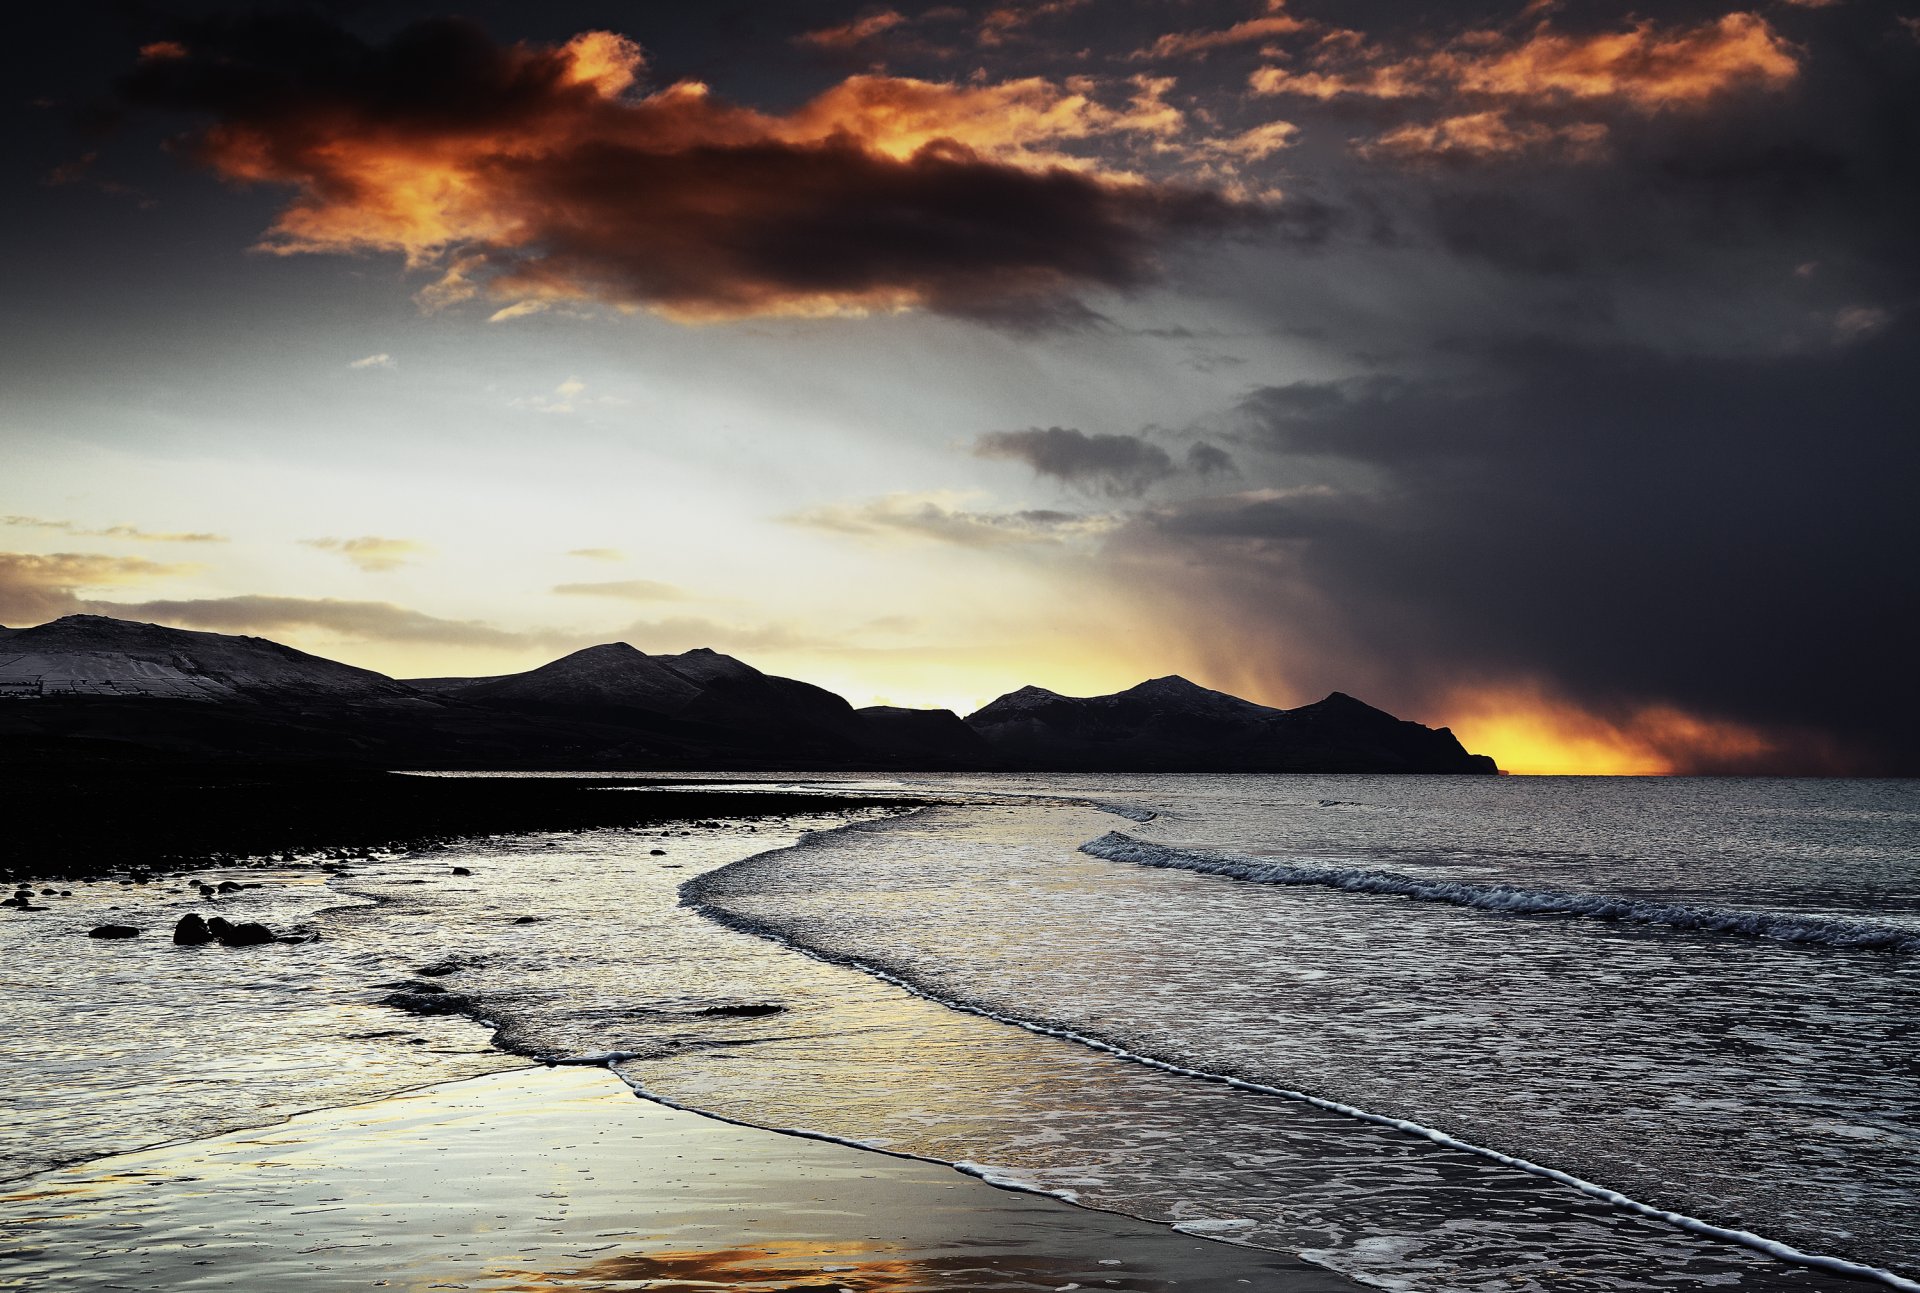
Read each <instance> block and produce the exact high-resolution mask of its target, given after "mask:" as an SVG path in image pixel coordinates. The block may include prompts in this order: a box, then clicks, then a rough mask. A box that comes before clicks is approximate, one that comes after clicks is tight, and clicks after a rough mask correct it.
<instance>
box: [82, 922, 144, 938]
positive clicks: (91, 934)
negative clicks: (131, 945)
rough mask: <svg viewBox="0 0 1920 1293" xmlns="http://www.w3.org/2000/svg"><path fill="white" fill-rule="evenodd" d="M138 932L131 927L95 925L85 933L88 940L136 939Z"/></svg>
mask: <svg viewBox="0 0 1920 1293" xmlns="http://www.w3.org/2000/svg"><path fill="white" fill-rule="evenodd" d="M139 936H140V931H139V930H137V929H135V928H134V927H133V926H131V925H95V926H94V927H93V928H92V929H90V930H88V931H87V937H88V938H138V937H139Z"/></svg>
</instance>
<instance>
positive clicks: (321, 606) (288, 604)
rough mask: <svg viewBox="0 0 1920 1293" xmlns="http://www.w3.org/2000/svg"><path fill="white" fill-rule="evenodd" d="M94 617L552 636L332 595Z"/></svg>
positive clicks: (476, 636) (119, 607) (169, 606)
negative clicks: (513, 631)
mask: <svg viewBox="0 0 1920 1293" xmlns="http://www.w3.org/2000/svg"><path fill="white" fill-rule="evenodd" d="M90 609H91V610H92V611H93V612H94V613H95V614H100V615H113V616H116V617H118V618H122V619H146V620H154V621H158V622H161V623H167V624H173V625H178V626H182V627H186V628H195V629H207V630H210V631H212V632H216V633H259V634H271V633H277V632H285V631H287V630H289V629H321V630H324V631H326V632H329V633H337V634H340V635H341V636H343V637H351V638H363V639H367V640H369V641H378V642H420V643H435V644H440V645H445V646H504V647H524V646H528V645H531V644H537V643H540V642H544V641H547V640H548V639H549V637H550V635H546V634H527V633H512V632H508V631H506V630H504V629H496V628H493V627H491V626H490V625H487V624H483V623H480V622H479V621H476V620H445V619H440V618H439V617H437V616H433V615H428V614H426V613H424V612H422V611H416V610H409V609H408V608H407V607H404V606H396V605H394V604H393V603H392V602H358V601H345V600H340V599H336V598H332V597H319V598H312V597H265V596H252V595H247V596H240V597H213V598H201V599H195V600H189V601H151V602H133V603H127V602H94V603H91V604H90Z"/></svg>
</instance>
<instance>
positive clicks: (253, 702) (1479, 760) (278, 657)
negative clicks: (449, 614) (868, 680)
mask: <svg viewBox="0 0 1920 1293" xmlns="http://www.w3.org/2000/svg"><path fill="white" fill-rule="evenodd" d="M154 758H169V759H202V760H214V761H218V760H249V761H258V760H280V761H286V760H295V761H297V760H328V761H334V762H345V763H352V764H357V765H362V766H367V765H372V766H385V767H487V768H517V767H527V768H565V769H582V770H592V769H617V768H663V769H664V768H715V769H726V768H732V769H748V768H759V769H771V768H793V769H804V768H823V769H824V768H837V769H888V768H898V769H907V768H923V769H929V770H939V769H951V770H1001V769H1005V770H1020V769H1036V770H1054V771H1074V770H1085V771H1138V772H1198V771H1209V772H1236V771H1260V772H1289V771H1291V772H1445V773H1458V772H1466V773H1487V772H1492V771H1494V770H1495V769H1494V767H1493V762H1492V760H1490V759H1487V758H1485V757H1484V756H1480V755H1472V754H1468V753H1467V752H1466V751H1465V750H1463V749H1462V748H1461V747H1460V743H1459V742H1458V741H1457V740H1455V739H1454V737H1453V734H1452V733H1451V732H1448V731H1447V730H1446V729H1444V728H1441V729H1438V730H1435V729H1431V728H1426V727H1422V726H1421V725H1420V724H1418V723H1410V722H1405V721H1402V720H1400V719H1397V718H1395V717H1393V716H1392V715H1391V714H1387V713H1384V712H1382V711H1380V710H1377V709H1374V708H1373V707H1371V706H1369V705H1365V704H1362V703H1361V702H1360V701H1357V700H1355V699H1353V698H1352V697H1350V696H1346V695H1343V694H1341V693H1339V692H1335V693H1334V694H1333V695H1331V696H1329V697H1327V699H1325V700H1323V701H1319V702H1317V703H1316V704H1312V705H1306V706H1302V707H1301V708H1299V709H1291V710H1282V709H1274V708H1272V707H1269V706H1266V705H1256V704H1254V703H1253V702H1251V701H1246V700H1241V699H1240V698H1238V697H1236V696H1229V695H1227V694H1225V693H1224V692H1218V691H1211V690H1208V689H1207V688H1205V687H1200V686H1196V685H1195V684H1193V683H1191V682H1188V681H1187V680H1186V679H1184V678H1177V677H1168V678H1156V679H1153V680H1152V681H1150V682H1144V683H1141V684H1140V685H1139V686H1137V687H1132V688H1129V689H1128V690H1126V691H1122V692H1116V693H1115V694H1113V695H1110V696H1089V697H1072V696H1061V695H1058V694H1057V693H1054V692H1051V691H1046V690H1044V689H1042V688H1039V687H1023V688H1021V689H1019V690H1018V691H1014V692H1009V693H1008V694H1007V695H1005V696H1002V697H1000V698H999V699H998V700H995V701H994V702H993V703H991V704H989V705H987V706H985V707H983V708H982V709H980V710H979V711H978V712H977V713H974V714H972V715H970V716H969V717H968V718H966V719H965V720H962V719H961V718H960V717H959V716H958V715H956V714H954V713H953V712H952V711H950V710H944V709H933V710H915V709H902V708H898V707H895V706H872V707H869V708H866V709H859V710H856V709H854V708H853V707H852V706H851V705H849V704H848V703H847V702H846V701H845V700H843V699H842V698H841V697H839V696H836V695H835V694H833V693H832V692H830V691H827V690H825V689H824V688H820V687H816V686H814V685H812V684H811V683H805V682H800V681H798V680H796V679H793V678H782V677H779V676H777V675H774V674H768V673H763V672H761V671H760V670H758V669H755V668H754V667H753V666H752V665H749V664H747V663H745V662H744V661H741V660H737V659H734V658H733V657H732V656H727V655H722V654H721V653H719V652H717V651H712V650H707V649H705V648H702V649H699V650H694V651H686V652H682V653H680V654H678V655H648V654H647V653H645V652H643V651H639V650H637V649H635V648H634V647H632V646H629V645H627V644H626V643H624V642H610V643H605V644H602V645H600V646H593V647H588V648H586V649H584V650H581V651H575V652H573V653H572V654H570V655H566V656H563V657H561V658H560V659H558V660H554V661H552V662H550V663H548V664H544V665H541V666H539V667H538V668H535V669H529V670H527V671H526V672H524V673H517V674H505V675H497V676H492V677H486V678H422V679H415V680H413V681H411V682H406V683H402V682H396V681H395V680H393V679H391V678H388V677H386V676H385V675H383V674H378V673H374V672H372V671H371V670H367V669H356V668H354V667H352V666H350V665H344V664H340V663H338V662H336V661H332V660H326V659H323V658H321V657H319V656H313V655H308V654H306V653H304V652H301V651H295V650H293V649H292V648H290V647H285V646H282V645H280V644H279V643H276V642H270V641H267V640H266V639H263V638H252V637H233V636H228V635H225V634H219V633H197V632H189V631H186V630H183V629H172V628H165V627H162V626H160V625H156V624H138V623H133V622H130V621H126V620H115V619H108V618H105V617H102V616H97V615H72V616H68V617H66V618H64V619H59V620H55V621H53V622H52V623H49V624H43V625H40V626H38V627H36V628H24V629H0V760H4V761H6V762H10V763H13V764H15V765H16V766H18V765H19V764H21V763H24V762H30V761H35V760H41V759H51V760H55V761H60V760H74V759H83V760H103V759H106V760H122V761H124V760H136V761H137V760H141V759H149V760H150V759H154Z"/></svg>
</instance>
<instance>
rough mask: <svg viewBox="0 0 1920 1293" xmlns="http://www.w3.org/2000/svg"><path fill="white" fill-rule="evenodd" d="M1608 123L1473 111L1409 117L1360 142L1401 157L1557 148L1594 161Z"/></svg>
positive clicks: (1372, 152) (1376, 152) (1366, 150)
mask: <svg viewBox="0 0 1920 1293" xmlns="http://www.w3.org/2000/svg"><path fill="white" fill-rule="evenodd" d="M1606 139H1607V128H1606V127H1605V126H1604V125H1601V124H1600V123H1598V122H1585V121H1583V122H1575V123H1574V124H1572V125H1569V126H1549V125H1545V124H1543V123H1541V122H1537V121H1515V120H1512V119H1510V118H1509V117H1508V116H1507V115H1506V114H1505V113H1502V112H1473V113H1467V114H1464V115H1462V116H1458V117H1444V118H1442V119H1441V120H1439V121H1431V122H1424V123H1422V122H1411V123H1409V124H1407V125H1404V126H1399V127H1396V128H1395V129H1393V130H1389V131H1387V132H1386V133H1385V134H1383V135H1381V136H1380V137H1379V138H1377V139H1372V140H1369V141H1367V142H1366V143H1364V144H1362V145H1361V146H1360V152H1361V154H1362V155H1363V156H1367V157H1378V156H1387V157H1394V158H1398V159H1400V160H1403V161H1412V160H1418V159H1421V158H1431V159H1440V160H1445V159H1449V158H1467V159H1471V160H1475V161H1485V160H1486V159H1488V158H1493V157H1511V156H1516V155H1519V154H1522V153H1533V152H1538V151H1540V150H1542V149H1554V150H1558V151H1559V152H1560V153H1561V154H1562V155H1564V156H1566V157H1569V158H1572V159H1574V160H1591V159H1593V158H1595V157H1598V156H1599V155H1600V154H1601V153H1602V151H1603V150H1604V148H1605V145H1606Z"/></svg>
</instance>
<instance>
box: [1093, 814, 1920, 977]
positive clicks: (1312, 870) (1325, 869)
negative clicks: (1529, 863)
mask: <svg viewBox="0 0 1920 1293" xmlns="http://www.w3.org/2000/svg"><path fill="white" fill-rule="evenodd" d="M1080 851H1081V852H1082V853H1085V854H1087V855H1089V856H1091V857H1097V858H1105V859H1106V860H1107V861H1109V862H1133V863H1137V864H1138V865H1141V866H1154V867H1167V868H1170V869H1173V870H1177V871H1197V872H1200V873H1202V874H1204V875H1223V876H1229V877H1231V878H1233V879H1236V880H1246V881H1250V882H1251V883H1254V884H1280V885H1309V886H1314V887H1318V888H1322V889H1339V890H1343V891H1345V892H1347V893H1369V894H1383V895H1387V896H1391V897H1397V898H1413V899H1416V900H1418V901H1420V902H1439V903H1446V904H1448V905H1450V906H1455V907H1470V908H1472V909H1474V910H1476V911H1494V912H1510V913H1515V914H1520V915H1545V916H1578V917H1582V918H1585V919H1588V920H1604V921H1614V922H1618V923H1622V924H1629V925H1659V926H1664V927H1667V928H1670V929H1685V930H1697V931H1701V932H1704V933H1710V934H1734V935H1740V936H1744V937H1747V938H1770V939H1775V940H1777V941H1779V942H1783V943H1810V944H1818V945H1820V946H1823V947H1844V948H1853V949H1859V950H1863V951H1881V952H1920V931H1916V930H1912V929H1906V928H1902V927H1901V926H1898V925H1882V924H1877V923H1874V922H1872V921H1855V920H1840V919H1836V918H1832V917H1822V916H1799V915H1793V914H1791V913H1787V912H1764V911H1728V910H1723V909H1719V908H1714V907H1694V906H1689V905H1686V904H1681V903H1664V902H1654V901H1651V900H1648V899H1644V898H1620V897H1614V896H1611V895H1607V894H1590V893H1564V892H1559V891H1556V890H1552V889H1523V888H1521V887H1519V886H1518V885H1510V884H1474V883H1470V882H1467V881H1461V880H1430V879H1422V878H1420V877H1417V876H1409V875H1400V874H1398V873H1396V872H1393V871H1375V870H1369V869H1366V868H1360V867H1337V866H1302V865H1299V864H1297V863H1292V862H1276V861H1274V860H1272V859H1270V858H1252V857H1242V856H1239V855H1237V854H1233V853H1215V852H1212V851H1211V850H1207V849H1181V848H1173V847H1170V846H1168V845H1165V844H1155V843H1152V842H1150V841H1148V840H1142V839H1136V838H1134V837H1133V836H1131V835H1125V834H1122V833H1121V832H1119V831H1110V832H1108V833H1107V834H1105V835H1102V836H1101V837H1100V838H1099V839H1096V840H1088V841H1087V842H1086V843H1085V844H1082V845H1081V846H1080Z"/></svg>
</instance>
